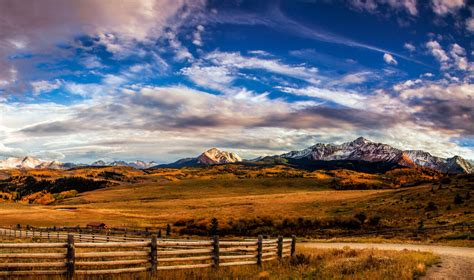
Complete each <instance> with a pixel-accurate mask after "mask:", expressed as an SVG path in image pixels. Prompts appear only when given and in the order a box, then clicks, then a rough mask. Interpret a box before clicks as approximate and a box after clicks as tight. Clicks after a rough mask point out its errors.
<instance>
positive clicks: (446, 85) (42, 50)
mask: <svg viewBox="0 0 474 280" xmlns="http://www.w3.org/2000/svg"><path fill="white" fill-rule="evenodd" d="M473 35H474V1H471V0H424V1H421V0H319V1H318V0H313V1H311V0H291V1H290V0H288V1H284V0H282V1H275V0H274V1H264V0H262V1H251V0H250V1H243V0H242V1H240V0H227V1H214V0H208V1H206V0H140V1H138V0H128V1H125V0H116V1H102V0H76V1H62V0H43V1H33V0H25V1H16V0H0V158H2V157H11V156H16V157H18V156H25V155H31V156H36V157H39V158H42V159H45V160H59V161H63V162H84V163H87V162H91V161H94V160H99V159H102V160H136V159H140V160H147V161H151V160H154V161H157V162H160V163H162V162H170V161H173V160H177V159H179V158H182V157H189V156H196V155H198V154H200V153H201V152H203V151H204V150H207V149H209V148H211V147H217V148H221V149H223V150H228V151H233V152H236V153H238V154H239V155H240V156H242V157H244V158H253V157H257V156H261V155H273V154H279V153H283V152H287V151H290V150H297V149H303V148H306V147H309V146H311V145H314V144H315V143H319V142H323V143H342V142H347V141H351V140H353V139H355V138H357V137H359V136H363V137H366V138H368V139H370V140H372V141H376V142H383V143H386V144H390V145H392V146H394V147H397V148H400V149H422V150H425V151H428V152H430V153H431V154H433V155H436V156H441V157H451V156H453V155H461V156H463V157H465V158H467V159H474V40H473Z"/></svg>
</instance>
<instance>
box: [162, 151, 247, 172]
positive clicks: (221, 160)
mask: <svg viewBox="0 0 474 280" xmlns="http://www.w3.org/2000/svg"><path fill="white" fill-rule="evenodd" d="M241 161H242V159H241V158H240V157H239V156H238V155H237V154H235V153H230V152H225V151H221V150H219V149H217V148H212V149H209V150H207V151H205V152H204V153H202V154H201V155H199V156H198V157H195V158H183V159H180V160H178V161H175V162H173V163H169V164H160V165H157V166H156V167H160V168H181V167H190V166H203V165H215V164H226V163H236V162H241Z"/></svg>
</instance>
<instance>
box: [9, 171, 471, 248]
mask: <svg viewBox="0 0 474 280" xmlns="http://www.w3.org/2000/svg"><path fill="white" fill-rule="evenodd" d="M104 171H107V172H115V173H119V174H122V175H123V179H121V180H113V184H114V186H112V187H108V188H105V189H100V190H95V191H91V192H86V193H81V194H79V195H78V196H77V197H73V198H68V199H64V200H60V201H57V202H55V203H54V204H52V205H48V206H42V205H35V204H19V203H0V215H1V217H2V219H1V221H0V226H10V225H15V224H18V223H20V224H22V225H27V224H29V225H34V226H54V225H57V226H65V225H67V226H76V225H81V226H84V225H86V224H87V223H89V222H91V221H101V222H105V223H106V224H108V225H109V226H116V227H162V228H163V227H164V226H165V225H166V224H168V223H169V224H173V223H175V222H177V221H182V220H189V219H194V220H195V221H196V222H197V223H207V222H208V221H209V220H210V219H211V218H212V217H216V218H218V219H219V222H220V224H221V225H223V224H225V223H226V222H227V221H228V220H229V219H243V218H245V219H253V218H258V217H261V218H269V219H272V220H274V221H281V220H283V219H298V218H304V219H324V218H338V219H339V218H340V219H344V218H353V217H354V215H355V214H356V213H359V212H364V213H365V214H366V215H367V217H368V218H370V217H374V216H380V218H381V220H380V224H381V226H383V227H394V228H405V227H410V228H414V227H417V226H418V223H419V222H420V220H423V222H424V225H425V226H426V227H431V226H439V225H449V224H454V223H461V222H472V220H473V219H474V204H473V203H472V201H465V202H464V203H463V204H454V203H453V201H454V197H455V195H456V194H460V195H462V196H463V197H465V196H466V194H467V192H469V191H472V182H471V181H472V178H468V177H465V178H464V177H459V176H454V177H453V179H452V181H451V182H449V183H443V184H442V187H441V188H440V187H439V183H425V184H424V185H421V186H417V187H410V188H395V189H384V190H344V191H342V190H334V189H333V188H332V187H333V183H334V181H335V180H336V181H342V182H350V183H349V184H360V183H364V182H365V183H367V184H369V185H370V184H372V185H378V184H382V183H383V184H388V183H389V182H391V181H390V180H393V178H392V177H393V176H395V177H397V176H398V177H400V178H403V181H404V182H406V181H407V180H408V179H410V180H415V179H416V178H417V177H420V176H421V178H423V179H430V178H431V177H430V176H431V175H430V174H428V173H426V172H425V171H423V172H425V173H423V172H421V171H419V170H411V169H410V170H402V171H400V170H397V171H391V172H388V173H387V174H385V175H373V174H365V173H360V172H354V171H347V170H336V171H315V172H306V171H302V170H296V169H293V168H290V167H287V166H283V165H277V166H270V167H248V166H247V167H243V166H240V165H222V166H213V167H209V168H183V169H159V170H154V171H146V172H145V171H140V170H135V169H131V168H124V167H108V168H84V169H77V170H68V171H58V170H31V171H25V170H23V171H1V172H0V176H8V172H14V173H15V172H16V173H19V172H20V173H21V172H24V173H25V174H23V175H34V176H39V177H38V178H43V179H56V178H59V177H64V176H83V177H86V178H98V179H103V178H102V177H101V174H102V173H103V172H104ZM420 172H421V173H420ZM16 173H15V174H13V175H18V174H16ZM10 175H11V174H10ZM435 175H436V174H434V175H433V176H435ZM391 176H392V177H391ZM458 177H459V178H458ZM431 179H433V178H431ZM351 182H352V183H351ZM369 182H372V183H369ZM398 183H399V182H397V184H398ZM430 202H432V203H433V204H434V205H435V206H436V209H435V210H433V209H427V205H428V204H429V203H430ZM63 208H68V209H69V210H68V211H63V210H64V209H63ZM58 209H60V210H61V211H60V210H58ZM460 237H462V236H456V235H452V236H445V235H444V234H441V233H440V236H439V238H440V240H454V239H462V238H460ZM464 239H465V238H464ZM450 242H451V241H450ZM471 242H472V241H471Z"/></svg>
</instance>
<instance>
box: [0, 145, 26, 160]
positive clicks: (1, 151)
mask: <svg viewBox="0 0 474 280" xmlns="http://www.w3.org/2000/svg"><path fill="white" fill-rule="evenodd" d="M23 154H24V151H23V150H22V149H19V148H11V147H7V146H5V145H4V144H2V143H0V157H16V156H20V155H23Z"/></svg>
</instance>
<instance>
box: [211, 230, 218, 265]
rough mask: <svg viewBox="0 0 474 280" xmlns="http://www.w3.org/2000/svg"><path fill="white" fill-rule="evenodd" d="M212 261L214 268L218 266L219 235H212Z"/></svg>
mask: <svg viewBox="0 0 474 280" xmlns="http://www.w3.org/2000/svg"><path fill="white" fill-rule="evenodd" d="M212 247H213V248H212V261H213V266H214V267H215V268H217V267H219V262H220V257H219V235H214V236H213V238H212Z"/></svg>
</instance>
